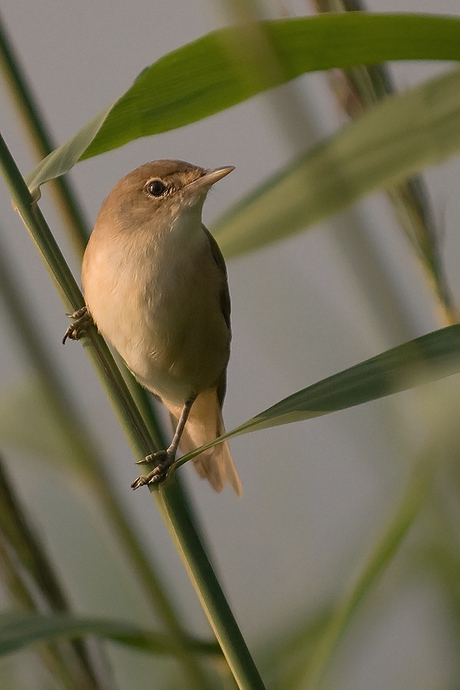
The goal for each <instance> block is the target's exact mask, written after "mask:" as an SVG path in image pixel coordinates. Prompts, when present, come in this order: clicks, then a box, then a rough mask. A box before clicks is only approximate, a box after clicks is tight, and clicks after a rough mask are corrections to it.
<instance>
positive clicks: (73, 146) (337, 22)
mask: <svg viewBox="0 0 460 690" xmlns="http://www.w3.org/2000/svg"><path fill="white" fill-rule="evenodd" d="M261 37H262V39H263V40H262V42H261V41H260V38H261ZM262 44H263V46H264V47H262V49H261V52H260V51H259V48H260V46H261V45H262ZM267 47H268V51H269V54H270V56H271V57H272V61H271V64H270V68H267V61H266V60H265V52H264V51H265V50H266V48H267ZM413 59H432V60H460V20H458V19H456V18H450V17H437V16H424V15H417V14H413V15H410V14H405V15H404V14H384V15H377V14H364V13H363V14H361V13H358V12H356V13H354V12H352V13H348V14H340V15H334V14H330V15H322V16H317V17H301V18H294V19H282V20H274V21H273V20H272V21H265V22H260V23H257V24H252V25H251V24H250V25H247V26H245V27H230V28H225V29H221V30H218V31H214V32H212V33H210V34H207V35H206V36H203V37H202V38H200V39H198V40H197V41H194V42H192V43H189V44H187V45H185V46H182V47H181V48H179V49H177V50H175V51H173V52H171V53H169V54H168V55H165V56H164V57H162V58H160V59H159V60H158V61H157V62H155V63H153V64H152V65H151V66H150V67H147V68H146V69H145V70H144V71H143V72H141V74H140V75H139V76H138V78H137V79H136V80H135V82H134V83H133V85H132V87H131V88H130V89H128V91H127V92H126V93H125V94H124V95H123V96H121V98H120V99H118V101H117V102H116V103H115V104H114V105H113V106H111V107H110V108H108V109H106V110H105V111H104V112H103V113H101V114H100V115H98V116H97V117H96V118H94V120H92V122H91V123H89V124H88V125H86V126H85V127H84V128H83V129H82V130H80V132H78V133H77V135H75V137H73V138H72V139H70V140H69V141H68V142H66V143H65V144H63V146H62V147H60V148H59V149H56V151H54V152H53V153H51V154H50V156H49V157H47V158H45V159H44V161H42V163H41V164H40V166H39V167H38V168H36V169H35V171H33V172H32V173H31V174H30V175H29V176H28V179H29V180H30V184H31V187H33V188H36V187H39V186H40V185H41V184H43V183H44V182H46V181H48V180H50V179H52V178H53V177H57V176H59V175H62V174H63V173H64V172H66V171H67V170H69V169H70V168H71V167H72V165H74V164H75V163H76V162H77V160H79V159H80V160H82V159H85V158H89V157H91V156H95V155H98V154H100V153H104V152H106V151H109V150H112V149H114V148H117V147H119V146H122V145H123V144H125V143H127V142H129V141H132V140H133V139H137V138H139V137H143V136H148V135H152V134H157V133H159V132H165V131H168V130H170V129H174V128H177V127H183V126H184V125H187V124H190V123H191V122H195V121H197V120H200V119H202V118H204V117H208V116H209V115H212V114H214V113H217V112H219V111H221V110H223V109H225V108H229V107H231V106H232V105H235V104H237V103H240V102H241V101H244V100H246V99H248V98H251V97H252V96H255V95H256V94H258V93H260V92H261V91H264V90H266V89H268V88H272V87H274V86H277V85H279V84H282V83H285V82H286V81H290V80H291V79H294V78H295V77H298V76H299V75H301V74H303V73H305V72H311V71H317V70H325V69H330V68H333V67H352V66H354V65H358V64H371V63H375V62H383V61H387V60H413ZM86 128H88V130H87V129H86ZM76 139H78V141H74V140H76ZM50 157H53V158H52V160H51V161H49V160H48V159H49V158H50ZM45 161H47V162H46V163H45Z"/></svg>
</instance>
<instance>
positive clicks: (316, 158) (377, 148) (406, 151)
mask: <svg viewBox="0 0 460 690" xmlns="http://www.w3.org/2000/svg"><path fill="white" fill-rule="evenodd" d="M459 149H460V71H458V70H455V71H451V72H449V73H447V74H445V75H442V76H441V77H437V78H435V79H432V80H431V81H428V82H426V83H424V84H423V85H422V86H419V87H417V88H415V89H412V90H410V91H407V92H405V93H403V94H401V95H395V96H391V97H388V98H386V99H385V100H383V101H382V102H380V103H379V104H378V105H375V106H374V107H373V108H371V109H369V110H368V111H367V112H366V113H365V114H363V115H362V116H361V117H360V118H358V119H357V120H355V121H354V122H352V123H350V124H348V125H347V126H345V127H343V128H342V129H341V130H340V131H339V132H338V133H337V134H334V135H333V136H331V137H329V138H328V139H326V140H325V141H323V142H321V143H320V144H319V145H318V146H316V147H314V148H313V149H311V150H310V151H308V153H306V154H305V155H303V156H301V157H299V158H298V159H297V160H296V161H294V162H293V163H290V164H289V165H288V166H287V167H286V168H285V169H284V170H281V171H279V172H277V173H275V174H274V175H273V176H272V177H271V178H270V179H269V180H268V181H267V182H265V183H264V184H263V185H262V186H260V187H259V188H258V189H256V190H254V191H252V192H251V194H250V195H248V196H247V197H246V198H245V199H243V200H242V201H240V202H239V203H238V204H237V205H236V206H235V207H234V208H233V209H231V210H230V211H229V212H227V213H226V214H225V215H224V216H223V217H222V218H221V219H220V220H219V221H218V222H217V223H215V224H214V226H213V234H214V235H215V236H216V238H217V239H218V242H219V245H220V247H221V249H222V252H223V253H224V255H225V256H226V257H227V258H229V257H232V256H235V255H238V254H241V253H243V252H248V251H251V250H253V249H255V248H257V247H260V246H263V245H265V244H268V243H270V242H273V241H275V240H278V239H280V238H283V237H287V236H289V235H291V234H293V233H295V232H299V231H300V230H302V229H304V228H305V227H306V226H308V225H312V224H313V223H316V222H318V221H319V220H321V219H323V218H326V217H328V216H330V215H331V214H332V213H336V212H337V211H340V210H342V209H344V208H346V207H347V206H349V205H350V204H351V203H353V202H355V201H357V200H358V199H360V198H362V197H364V196H365V195H366V194H369V193H370V192H372V191H374V190H376V189H378V188H381V187H388V186H391V185H393V184H394V183H396V182H400V181H401V180H404V179H405V178H406V177H408V176H410V175H412V174H413V173H416V172H419V171H421V170H423V169H424V168H425V167H427V166H429V165H433V164H435V163H439V162H441V161H442V160H444V159H446V158H448V157H449V156H451V155H453V154H454V153H455V152H457V151H458V150H459Z"/></svg>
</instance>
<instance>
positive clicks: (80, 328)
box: [62, 307, 94, 345]
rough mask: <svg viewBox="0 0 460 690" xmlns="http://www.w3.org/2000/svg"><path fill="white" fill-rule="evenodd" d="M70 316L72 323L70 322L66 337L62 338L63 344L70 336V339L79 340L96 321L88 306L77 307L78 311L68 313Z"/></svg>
mask: <svg viewBox="0 0 460 690" xmlns="http://www.w3.org/2000/svg"><path fill="white" fill-rule="evenodd" d="M68 316H70V318H71V319H72V323H71V324H70V326H69V327H68V329H67V330H66V332H65V334H64V337H63V339H62V344H63V345H65V341H66V340H67V338H69V340H79V338H80V337H81V335H82V333H84V332H85V331H86V330H87V329H88V327H89V326H92V325H93V323H94V322H93V319H92V318H91V314H90V313H89V311H88V309H87V307H82V308H81V309H77V311H76V312H74V313H73V314H68Z"/></svg>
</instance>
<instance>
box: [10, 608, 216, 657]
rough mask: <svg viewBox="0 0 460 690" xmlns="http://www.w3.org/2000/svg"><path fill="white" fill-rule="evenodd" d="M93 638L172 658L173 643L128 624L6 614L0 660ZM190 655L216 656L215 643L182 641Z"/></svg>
mask: <svg viewBox="0 0 460 690" xmlns="http://www.w3.org/2000/svg"><path fill="white" fill-rule="evenodd" d="M87 635H95V636H96V637H102V638H104V639H108V640H112V641H113V642H119V643H121V644H125V645H128V646H130V647H134V648H136V649H141V650H143V651H147V652H152V653H156V654H175V653H176V652H177V642H176V641H173V640H170V638H169V637H167V636H166V635H162V634H159V633H156V632H150V631H146V630H143V629H142V628H140V627H138V626H136V625H131V624H128V623H120V622H116V621H111V620H106V619H102V618H83V617H78V616H71V615H66V614H52V615H44V614H40V613H18V612H7V613H2V614H0V656H5V655H6V654H11V653H12V652H16V651H18V650H19V649H22V648H24V647H27V646H28V645H31V644H33V643H36V642H49V641H51V640H56V639H74V638H77V637H84V636H87ZM184 646H186V647H187V648H189V649H190V650H192V651H195V652H200V653H206V654H219V653H220V652H219V648H218V646H217V645H216V644H215V643H208V642H200V641H194V640H184Z"/></svg>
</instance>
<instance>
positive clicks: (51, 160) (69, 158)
mask: <svg viewBox="0 0 460 690" xmlns="http://www.w3.org/2000/svg"><path fill="white" fill-rule="evenodd" d="M112 108H113V104H112V105H110V106H109V107H108V108H106V109H105V110H103V111H102V113H99V115H96V117H94V118H93V119H92V120H90V122H88V123H87V124H86V125H85V126H84V127H82V129H80V130H79V131H78V132H77V133H76V134H75V136H73V137H72V138H71V139H69V140H68V141H66V142H65V144H62V146H59V147H58V148H57V149H55V150H54V151H51V153H50V154H49V155H48V156H46V158H44V159H43V160H42V161H40V163H39V164H38V165H37V167H36V168H35V169H34V170H33V171H32V172H31V173H29V174H28V175H27V176H26V178H25V180H26V182H27V185H28V187H29V189H30V190H31V192H32V193H33V194H34V196H35V197H39V194H38V191H37V190H38V189H39V188H40V185H42V184H43V183H44V182H48V181H49V180H53V179H54V178H55V177H60V175H64V174H65V173H66V172H68V171H69V170H70V169H71V168H73V166H74V165H75V163H76V162H77V161H78V159H79V158H80V156H81V155H82V153H83V151H86V149H87V148H88V146H89V145H90V144H91V142H92V141H93V139H94V137H95V136H96V134H97V132H98V131H99V130H100V128H101V126H102V125H103V123H104V122H105V120H106V118H107V115H108V114H109V113H110V111H111V110H112Z"/></svg>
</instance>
